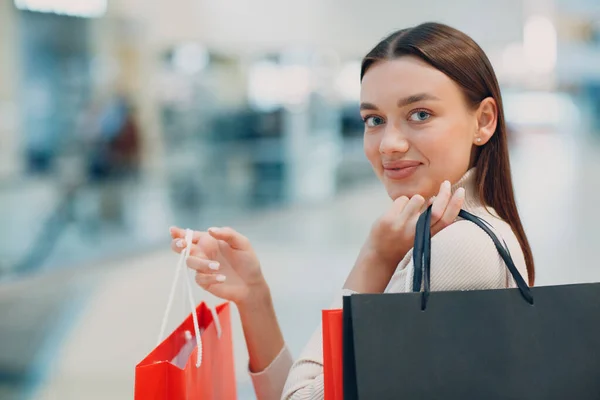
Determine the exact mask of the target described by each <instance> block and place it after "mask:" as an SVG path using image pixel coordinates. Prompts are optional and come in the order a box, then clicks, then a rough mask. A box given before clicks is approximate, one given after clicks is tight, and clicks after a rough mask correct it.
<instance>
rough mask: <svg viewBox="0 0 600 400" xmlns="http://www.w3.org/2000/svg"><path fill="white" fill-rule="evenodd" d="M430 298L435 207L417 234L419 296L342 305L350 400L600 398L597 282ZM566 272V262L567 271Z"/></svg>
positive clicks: (356, 299) (350, 300)
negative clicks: (431, 221) (430, 228)
mask: <svg viewBox="0 0 600 400" xmlns="http://www.w3.org/2000/svg"><path fill="white" fill-rule="evenodd" d="M460 216H461V217H462V218H464V219H467V220H469V221H471V222H473V223H475V224H477V225H478V226H479V227H480V228H481V229H483V230H484V231H485V232H486V233H488V235H490V238H491V240H493V241H494V243H495V245H496V248H497V249H498V252H499V253H500V255H501V256H502V258H503V259H504V261H505V263H506V265H507V268H508V269H509V270H510V272H511V274H512V276H513V278H514V279H515V282H516V283H517V286H518V288H515V289H500V290H477V291H453V292H433V293H430V291H429V290H430V281H429V278H430V272H429V271H430V250H431V249H430V245H431V242H430V239H431V234H430V231H429V226H430V219H431V209H428V210H427V211H426V212H425V213H424V214H423V215H422V216H421V217H420V219H419V222H418V224H417V234H416V237H415V249H414V252H415V256H414V257H415V259H414V261H415V279H414V282H413V293H398V294H380V295H366V294H365V295H353V296H350V297H346V298H345V299H344V311H343V312H344V317H343V321H344V326H343V332H344V335H343V342H344V343H343V367H344V399H345V400H353V399H361V400H363V399H380V400H384V399H411V400H412V399H419V400H429V399H436V400H438V399H444V400H453V399H461V400H471V399H473V400H480V399H481V400H483V399H485V400H496V399H497V400H500V399H502V400H509V399H510V400H554V399H556V400H559V399H560V400H566V399H577V400H592V399H594V400H598V399H600V284H598V283H593V284H577V285H563V286H548V287H536V288H529V287H528V286H527V284H526V283H525V281H524V280H523V278H522V277H521V276H520V274H519V272H518V270H517V269H516V267H515V265H514V263H513V261H512V259H511V257H510V254H509V252H508V249H507V248H506V247H505V245H503V244H502V243H501V242H500V241H499V240H498V238H497V237H496V236H495V235H494V234H493V232H492V231H491V230H490V229H489V227H488V226H487V225H486V224H487V223H486V222H485V221H483V220H481V219H479V218H478V217H476V216H474V215H472V214H469V213H467V212H465V211H461V213H460ZM565 268H568V265H565Z"/></svg>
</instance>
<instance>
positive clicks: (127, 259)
mask: <svg viewBox="0 0 600 400" xmlns="http://www.w3.org/2000/svg"><path fill="white" fill-rule="evenodd" d="M425 21H439V22H444V23H447V24H450V25H452V26H454V27H456V28H459V29H461V30H463V31H464V32H466V33H467V34H469V35H471V36H472V37H473V38H474V39H475V40H476V41H477V42H478V43H479V44H480V45H481V46H482V47H483V49H484V50H485V51H486V52H487V54H488V56H489V57H490V59H491V61H492V63H493V65H494V68H495V69H496V72H497V75H498V78H499V80H500V83H501V85H502V90H503V96H504V102H505V111H506V115H507V121H508V124H509V127H510V139H511V146H512V149H511V156H512V163H513V175H514V179H515V184H516V193H517V200H518V204H519V208H520V210H521V215H522V217H523V219H524V224H525V228H526V231H527V233H528V235H529V239H530V241H531V244H532V247H533V252H534V257H535V259H536V263H537V269H538V282H537V283H538V284H539V285H547V284H557V283H568V282H587V281H598V280H600V270H599V269H598V268H596V267H597V266H598V262H597V253H595V252H593V250H597V249H595V248H593V246H594V244H595V243H596V242H597V237H598V236H597V227H598V226H599V225H600V214H598V212H597V211H596V206H597V204H599V202H600V184H599V181H600V180H599V178H598V174H600V2H598V1H597V0H502V1H500V0H497V1H488V2H481V1H476V0H457V1H454V2H452V5H450V4H449V3H448V2H445V1H441V0H423V1H420V2H417V3H415V2H410V1H406V0H395V1H391V0H371V1H357V0H345V1H341V0H327V1H320V0H305V1H302V2H282V1H275V0H254V1H252V2H245V1H233V0H221V1H218V2H217V1H206V0H169V1H166V0H156V1H151V2H149V1H141V0H0V234H1V236H0V237H1V240H0V399H3V400H12V399H23V400H29V399H61V400H69V399H77V400H81V399H107V398H110V399H115V400H116V399H131V398H133V377H134V370H135V365H136V364H137V363H138V362H139V361H141V360H142V359H143V358H144V357H145V356H146V355H147V353H148V352H149V351H150V350H151V349H152V348H153V347H154V346H155V340H156V335H157V334H158V331H159V328H160V322H161V318H162V314H163V312H164V308H165V306H166V302H167V297H168V291H169V288H170V280H171V279H172V276H173V271H174V268H175V264H176V262H177V257H176V256H175V255H173V254H171V253H170V251H169V244H170V238H169V233H168V228H169V227H170V226H172V225H178V226H182V227H191V228H194V229H206V228H208V227H209V226H219V225H230V226H233V227H235V228H237V229H238V230H240V231H241V232H242V233H244V234H246V235H247V236H249V237H250V239H251V240H252V241H253V243H254V245H255V247H256V249H257V252H258V254H259V255H260V257H261V261H262V264H263V268H264V271H265V275H266V276H267V279H268V281H269V283H270V285H271V288H272V291H273V297H274V301H275V305H276V309H277V312H278V316H279V318H280V322H281V325H282V328H283V330H284V334H285V336H286V339H287V341H288V343H289V346H290V347H291V349H292V352H293V353H294V354H295V355H298V353H299V351H300V350H301V348H302V346H303V345H304V343H305V342H306V341H307V340H308V338H309V336H310V334H311V332H312V331H313V329H314V328H315V327H316V326H317V324H318V322H319V320H320V309H322V308H324V307H326V306H327V305H328V304H329V302H330V301H331V299H332V296H333V293H334V292H335V291H336V290H337V289H338V288H339V287H341V285H342V283H343V280H344V277H345V276H346V274H347V272H348V271H349V269H350V268H351V266H352V264H353V262H354V259H355V257H356V255H357V253H358V250H359V249H360V246H361V245H362V242H363V240H364V238H365V237H366V235H367V233H368V229H369V227H370V225H371V223H372V222H373V221H374V219H375V218H376V217H377V216H379V215H380V214H381V212H383V210H385V208H386V207H387V204H388V200H387V198H386V195H385V193H384V191H383V189H382V188H381V187H380V185H378V182H377V181H376V179H375V177H374V175H373V174H372V172H371V170H370V166H369V165H368V163H367V161H366V159H365V157H364V156H363V153H362V129H363V128H362V121H361V120H360V116H359V113H358V96H359V91H360V85H359V70H360V59H361V57H362V56H363V55H364V54H366V52H367V51H368V50H370V48H371V47H373V46H374V45H375V44H376V43H377V42H378V41H379V40H380V39H381V38H383V37H384V36H385V35H386V34H388V33H390V32H392V31H394V30H397V29H399V28H404V27H408V26H413V25H416V24H418V23H421V22H425ZM195 296H196V299H197V300H205V301H208V302H209V303H210V304H211V305H215V304H217V303H218V300H216V299H213V298H210V297H209V296H207V295H206V294H204V293H202V292H201V291H200V290H197V291H196V293H195ZM187 313H189V309H187V308H186V307H185V303H184V297H183V293H180V294H178V297H176V302H175V309H174V312H173V313H172V315H171V318H170V322H169V323H170V328H174V327H175V326H176V325H177V324H178V322H180V321H181V320H182V319H183V317H184V316H185V315H186V314H187ZM233 325H234V329H235V340H234V345H235V352H236V370H237V376H238V385H239V386H238V387H239V392H240V399H253V398H254V397H253V391H252V387H251V385H250V382H249V378H248V376H247V374H246V363H247V354H246V353H245V347H244V342H243V338H242V336H241V330H240V327H239V322H238V320H237V315H236V314H234V316H233Z"/></svg>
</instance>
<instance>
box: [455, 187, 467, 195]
mask: <svg viewBox="0 0 600 400" xmlns="http://www.w3.org/2000/svg"><path fill="white" fill-rule="evenodd" d="M456 194H457V196H459V197H465V188H461V187H460V188H458V189H456Z"/></svg>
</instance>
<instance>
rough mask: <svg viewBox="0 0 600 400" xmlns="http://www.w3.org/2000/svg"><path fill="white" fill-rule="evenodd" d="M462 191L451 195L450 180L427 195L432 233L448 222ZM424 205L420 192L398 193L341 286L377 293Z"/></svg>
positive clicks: (410, 237) (408, 244)
mask: <svg viewBox="0 0 600 400" xmlns="http://www.w3.org/2000/svg"><path fill="white" fill-rule="evenodd" d="M464 198H465V191H464V189H463V188H459V189H458V190H457V191H456V192H455V193H454V195H452V191H451V185H450V182H448V181H445V182H444V183H442V185H441V186H440V191H439V193H438V195H437V196H435V197H434V198H432V199H430V201H429V204H432V211H431V234H432V236H433V235H435V234H436V233H438V232H439V231H441V230H442V229H444V228H445V227H447V226H448V225H450V224H452V223H453V222H454V220H455V219H456V218H457V217H458V213H459V212H460V209H461V207H462V205H463V202H464ZM426 205H427V203H426V201H425V199H424V198H423V196H420V195H415V196H413V197H411V198H410V199H409V198H408V197H405V196H403V197H399V198H398V199H396V200H395V201H394V203H393V204H392V207H391V208H390V209H389V210H388V212H386V213H385V214H384V215H383V216H382V217H381V218H379V219H378V220H377V221H376V222H375V223H374V224H373V227H372V229H371V232H370V233H369V237H368V239H367V241H366V242H365V244H364V246H363V248H362V249H361V252H360V254H359V256H358V260H357V262H356V265H355V266H354V268H353V270H352V272H351V273H350V276H349V277H348V280H347V281H346V285H345V287H346V288H348V289H352V290H355V291H357V292H361V293H370V292H371V293H380V292H382V291H383V290H384V289H385V287H386V286H387V284H388V282H389V280H390V278H391V277H392V275H393V273H394V271H395V270H396V267H397V266H398V263H399V262H400V261H401V260H402V259H403V258H404V256H405V255H406V254H407V253H408V251H409V250H410V249H411V248H412V247H413V244H414V239H415V230H416V225H417V220H418V219H419V216H420V214H421V213H422V212H423V211H424V209H425V206H426Z"/></svg>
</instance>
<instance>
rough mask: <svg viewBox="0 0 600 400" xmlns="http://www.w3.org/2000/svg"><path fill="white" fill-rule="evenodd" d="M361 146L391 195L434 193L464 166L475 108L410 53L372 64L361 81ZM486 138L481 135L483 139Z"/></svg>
mask: <svg viewBox="0 0 600 400" xmlns="http://www.w3.org/2000/svg"><path fill="white" fill-rule="evenodd" d="M360 102H361V105H360V108H361V110H360V113H361V116H362V118H363V120H364V121H365V133H364V149H365V154H366V155H367V158H368V159H369V161H370V162H371V165H372V166H373V169H374V170H375V173H376V174H377V176H378V177H379V179H381V181H382V182H383V184H384V185H385V188H386V190H387V192H388V194H389V196H390V197H391V198H392V199H394V200H395V199H396V198H398V197H400V196H408V197H412V196H414V195H415V194H420V195H422V196H423V197H425V198H426V199H427V198H429V197H431V196H434V195H436V194H437V193H438V191H439V187H440V184H441V183H442V182H443V181H444V180H449V181H450V182H452V183H455V182H457V181H458V180H459V179H460V178H461V177H462V175H463V174H464V173H465V172H466V171H467V170H468V168H469V166H470V162H471V155H472V152H473V148H474V147H473V146H474V144H483V143H484V142H483V141H480V142H477V135H478V125H479V124H478V115H477V114H478V112H477V110H473V109H471V108H470V107H468V106H467V103H466V101H465V99H464V97H463V94H462V92H461V89H460V87H459V86H458V85H457V84H456V83H455V82H454V81H453V80H451V79H450V78H449V77H447V76H446V75H445V74H443V73H442V72H440V71H438V70H437V69H435V68H433V67H432V66H430V65H429V64H426V63H425V62H423V61H421V60H420V59H419V58H416V57H412V56H405V57H401V58H398V59H395V60H392V61H380V62H377V63H375V64H374V65H372V66H371V67H370V68H369V69H368V70H367V72H366V74H365V75H364V77H363V80H362V90H361V96H360ZM484 140H485V141H487V140H486V139H484Z"/></svg>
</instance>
